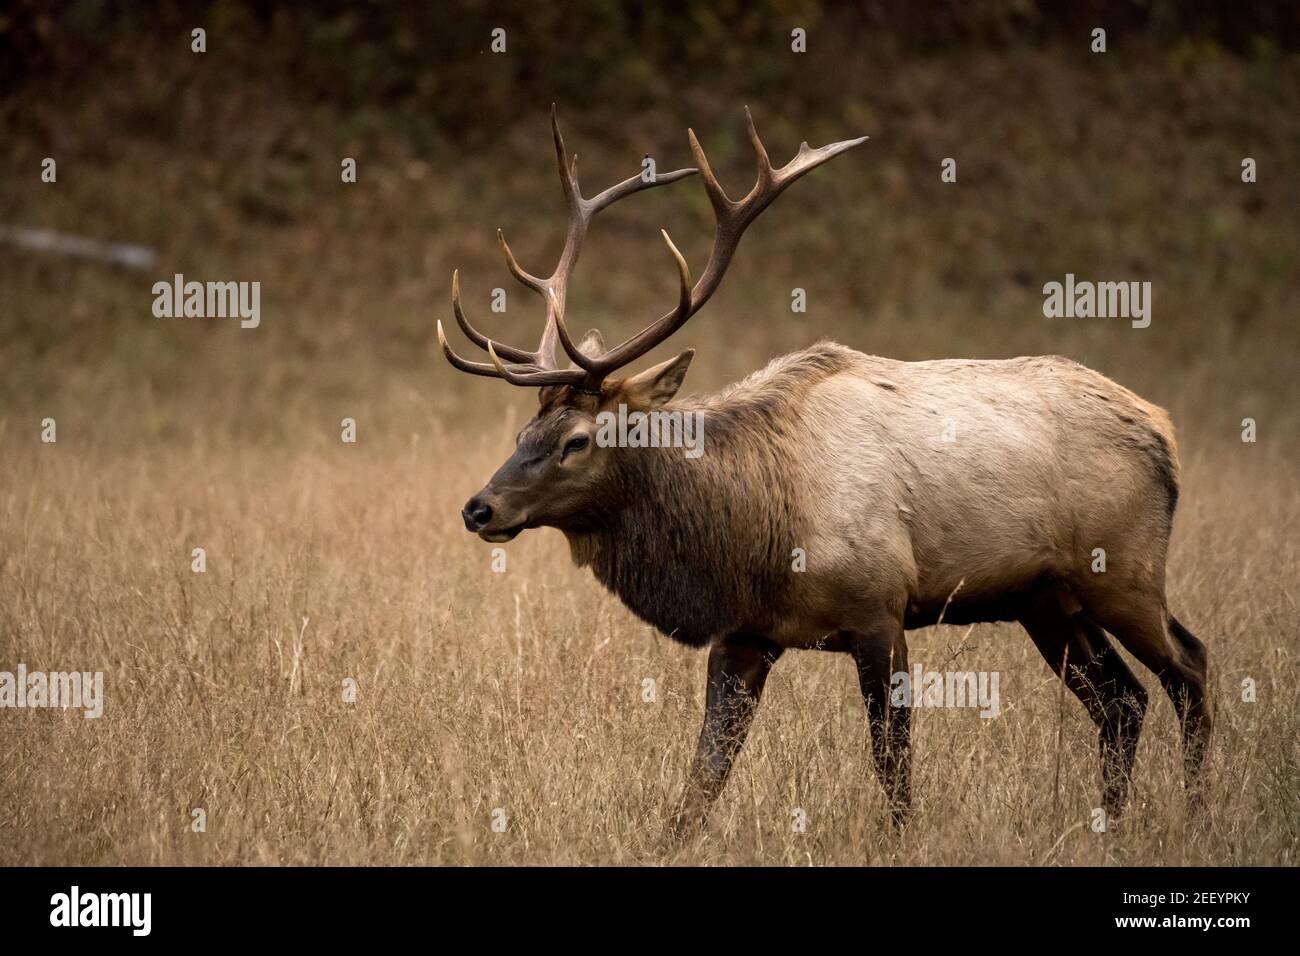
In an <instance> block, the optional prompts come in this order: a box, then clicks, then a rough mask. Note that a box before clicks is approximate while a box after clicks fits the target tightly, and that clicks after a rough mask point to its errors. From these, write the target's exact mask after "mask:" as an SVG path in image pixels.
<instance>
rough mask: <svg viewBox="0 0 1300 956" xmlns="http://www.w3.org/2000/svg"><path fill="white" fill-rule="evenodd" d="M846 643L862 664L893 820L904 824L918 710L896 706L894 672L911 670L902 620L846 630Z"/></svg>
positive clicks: (873, 742)
mask: <svg viewBox="0 0 1300 956" xmlns="http://www.w3.org/2000/svg"><path fill="white" fill-rule="evenodd" d="M842 637H843V638H844V640H845V643H846V644H847V645H848V648H849V650H850V652H851V653H852V654H853V660H854V661H855V662H856V663H857V665H858V684H859V686H860V687H861V688H862V699H863V700H864V701H865V702H866V705H867V722H868V723H869V724H870V725H871V752H872V756H873V757H874V758H875V762H876V774H877V776H879V778H880V784H881V786H882V787H884V789H885V796H886V798H887V799H888V801H889V811H890V816H891V817H892V819H893V822H894V824H895V825H897V826H902V825H903V824H904V823H905V822H907V818H908V816H909V815H910V813H911V809H912V782H911V764H912V712H911V710H910V709H908V708H907V707H895V706H894V705H893V701H892V700H891V697H890V691H891V690H892V678H893V675H894V674H896V673H898V672H900V671H901V672H903V673H906V672H907V640H906V638H905V637H904V633H903V624H902V622H901V621H890V622H887V623H885V624H882V625H881V626H880V627H876V628H872V629H871V630H868V631H845V632H843V633H842Z"/></svg>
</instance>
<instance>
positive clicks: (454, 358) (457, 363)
mask: <svg viewBox="0 0 1300 956" xmlns="http://www.w3.org/2000/svg"><path fill="white" fill-rule="evenodd" d="M485 341H488V342H490V341H491V340H490V339H488V340H485ZM438 344H439V345H440V346H442V354H443V355H445V356H446V357H447V361H448V362H450V363H451V365H452V367H454V368H458V369H460V370H461V371H462V372H468V373H469V374H470V375H484V376H487V377H488V378H501V377H502V375H501V373H500V371H499V370H498V369H497V367H496V366H495V365H490V364H488V363H487V362H471V361H470V360H469V359H465V358H461V357H460V356H459V355H457V354H456V353H455V352H454V351H452V348H451V345H450V344H449V343H448V342H447V334H446V333H445V332H443V330H442V319H439V320H438Z"/></svg>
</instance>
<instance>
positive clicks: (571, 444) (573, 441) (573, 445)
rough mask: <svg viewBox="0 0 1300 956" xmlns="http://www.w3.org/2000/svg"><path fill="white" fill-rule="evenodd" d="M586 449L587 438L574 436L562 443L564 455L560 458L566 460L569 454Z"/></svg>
mask: <svg viewBox="0 0 1300 956" xmlns="http://www.w3.org/2000/svg"><path fill="white" fill-rule="evenodd" d="M586 447H587V436H586V435H574V436H573V437H572V438H570V439H569V440H568V441H567V442H565V443H564V453H563V454H562V455H561V456H560V457H561V458H567V457H568V456H569V453H570V452H575V451H582V450H583V449H584V448H586Z"/></svg>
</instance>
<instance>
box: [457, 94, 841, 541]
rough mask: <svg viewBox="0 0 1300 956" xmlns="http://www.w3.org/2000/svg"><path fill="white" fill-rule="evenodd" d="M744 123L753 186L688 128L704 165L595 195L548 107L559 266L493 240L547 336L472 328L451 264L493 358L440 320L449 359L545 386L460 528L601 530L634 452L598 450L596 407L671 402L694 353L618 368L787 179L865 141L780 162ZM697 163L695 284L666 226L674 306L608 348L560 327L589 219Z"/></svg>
mask: <svg viewBox="0 0 1300 956" xmlns="http://www.w3.org/2000/svg"><path fill="white" fill-rule="evenodd" d="M745 123H746V127H747V130H748V133H749V141H750V143H751V144H752V145H753V148H754V153H755V158H756V160H757V165H758V178H757V182H756V183H755V184H754V187H753V188H752V189H751V190H750V191H749V193H748V195H746V196H745V198H743V199H741V200H739V201H736V200H733V199H731V198H730V197H728V196H727V194H726V192H725V191H724V190H723V188H722V186H721V184H719V182H718V180H717V178H716V177H715V176H714V175H713V172H712V170H710V169H709V163H708V160H707V159H706V158H705V156H704V151H703V150H702V149H701V148H700V144H699V142H698V141H697V140H696V138H695V133H694V132H693V131H690V130H688V131H687V136H688V138H689V140H690V144H691V152H692V153H693V154H694V157H695V162H696V165H697V166H698V169H679V170H676V171H674V172H671V173H663V174H659V175H657V176H655V177H654V178H652V179H650V180H646V179H644V178H643V177H642V176H641V175H639V174H638V175H636V176H632V177H630V178H628V179H625V180H624V181H623V182H621V183H618V184H617V185H614V186H611V187H609V188H608V189H606V190H605V191H604V192H602V193H599V194H598V195H596V196H593V197H592V198H590V199H589V198H586V197H584V196H583V195H582V193H581V191H580V190H579V188H578V178H577V157H576V156H574V157H573V159H572V161H569V159H568V156H567V153H566V151H565V148H564V140H563V138H562V137H561V136H560V127H559V123H558V122H557V120H556V116H555V107H554V105H552V107H551V130H552V134H553V137H554V140H555V155H556V159H557V161H558V163H559V170H560V185H561V186H562V187H563V190H564V198H565V201H566V203H567V205H568V208H569V231H568V235H567V237H566V239H565V242H564V249H563V251H562V252H561V254H560V261H559V264H558V265H557V266H556V267H555V271H554V272H552V273H551V275H550V277H548V278H546V279H542V278H538V277H537V276H535V275H533V274H531V273H529V272H525V271H524V270H523V269H522V268H520V266H519V263H518V262H516V261H515V257H514V255H513V254H512V253H511V251H510V247H509V246H508V245H507V244H506V240H505V237H504V236H503V235H502V234H501V232H500V230H498V231H497V240H498V242H499V243H500V245H501V250H502V252H503V253H504V254H505V259H506V266H507V267H508V268H509V270H510V273H511V274H512V275H513V276H514V277H515V278H516V279H518V280H519V281H520V282H521V283H523V284H524V285H525V286H527V287H528V288H529V289H532V290H533V291H534V292H536V293H538V294H539V295H541V296H542V298H543V299H544V300H545V303H546V325H545V326H544V327H543V330H542V337H541V342H540V343H539V344H538V346H537V349H536V350H535V351H532V352H529V351H526V350H524V349H519V348H514V347H512V346H508V345H505V344H503V343H500V342H496V341H494V340H492V339H490V338H488V337H487V336H485V335H483V334H482V333H481V332H479V331H478V330H477V329H475V328H474V327H473V326H472V325H471V324H470V322H469V320H468V319H467V318H466V317H465V312H464V310H463V309H462V308H461V304H460V278H459V274H458V273H453V275H452V280H451V290H452V291H451V302H452V311H453V313H454V314H455V316H456V322H457V324H459V325H460V327H461V330H462V331H463V332H464V333H465V335H466V336H467V337H468V338H469V340H470V341H471V342H473V343H474V344H475V345H477V346H478V347H479V348H481V349H483V350H485V351H486V352H487V354H488V358H489V359H490V361H489V362H473V361H469V360H467V359H464V358H461V357H460V356H459V355H457V354H456V353H455V352H454V351H452V349H451V346H450V345H448V343H447V337H446V334H445V333H444V332H443V329H442V322H441V321H439V322H438V342H439V344H440V345H441V346H442V351H443V354H444V355H446V356H447V361H448V362H450V363H451V364H452V365H453V366H455V367H456V368H458V369H460V370H461V371H463V372H468V373H469V374H471V375H487V376H492V377H495V378H501V379H504V380H505V381H507V382H509V383H510V384H512V385H523V386H537V387H538V388H540V389H541V391H540V408H539V409H538V412H537V414H536V415H535V416H534V417H533V418H532V420H531V421H529V422H528V423H527V424H526V425H525V426H524V427H523V429H522V430H521V431H520V432H519V435H518V437H517V439H516V448H515V452H514V454H513V455H511V456H510V458H509V459H508V460H507V461H506V462H505V464H503V465H502V466H501V467H500V468H499V469H498V470H497V472H496V474H495V475H493V476H492V479H491V480H490V481H489V482H488V483H487V485H486V486H484V488H483V489H482V490H481V491H479V492H478V493H477V494H475V495H474V496H473V497H472V498H470V499H469V501H468V502H467V503H466V505H465V507H464V509H462V512H461V514H462V517H463V518H464V520H465V527H466V528H468V529H469V530H470V531H472V532H474V533H476V534H478V535H479V536H480V537H482V538H483V539H484V540H486V541H493V542H498V541H509V540H511V539H512V538H514V537H515V535H517V534H518V533H519V532H520V531H522V530H524V529H525V528H533V527H543V526H548V527H557V528H560V529H562V530H566V531H583V530H590V529H593V528H595V527H598V526H599V525H600V523H601V519H602V516H603V515H605V514H607V513H608V512H609V510H610V509H613V508H617V507H618V501H617V488H616V487H614V485H616V482H613V481H611V480H610V476H611V473H612V471H613V469H614V466H615V464H616V461H617V459H616V456H618V455H625V454H629V453H635V450H628V449H621V448H614V447H599V446H598V445H597V442H596V431H597V419H596V416H597V415H598V414H599V413H600V412H601V411H605V410H610V409H616V408H618V406H619V405H620V404H625V405H626V406H627V408H628V409H629V410H636V411H650V410H652V409H654V408H657V407H658V406H660V405H663V404H664V403H666V402H668V401H669V400H670V399H671V398H672V397H673V395H674V394H675V393H676V392H677V389H678V388H679V387H680V386H681V383H682V380H683V378H685V376H686V369H687V367H688V366H689V365H690V362H691V358H692V356H693V355H694V351H693V350H691V349H687V350H686V351H685V352H682V353H681V354H680V355H678V356H677V357H676V358H673V359H669V360H668V361H666V362H663V363H661V364H659V365H656V366H654V367H653V368H650V369H647V370H645V371H643V372H640V373H638V374H636V375H631V376H616V374H615V373H617V372H618V371H619V370H620V369H622V368H623V367H624V366H626V365H628V364H630V363H631V362H634V361H636V360H637V359H638V358H641V357H642V356H643V355H645V354H646V353H647V352H649V351H650V350H651V349H653V348H654V347H655V346H657V345H659V344H660V343H661V342H663V341H665V340H666V339H667V338H668V337H669V336H671V335H672V334H673V333H674V332H676V331H677V330H678V329H679V328H681V327H682V325H683V324H685V322H686V321H687V319H689V318H690V317H691V316H692V315H694V314H695V313H696V312H698V311H699V310H700V308H701V307H702V306H703V305H704V303H705V302H707V301H708V300H709V297H710V296H712V295H713V293H714V292H715V291H716V290H717V288H718V285H719V284H720V283H721V281H722V276H723V274H724V273H725V272H726V269H727V266H728V264H729V263H730V262H731V257H732V254H733V253H734V252H735V251H736V246H737V245H738V244H739V243H740V237H741V236H742V235H743V234H744V231H745V229H746V227H748V226H749V224H750V223H751V222H753V221H754V219H755V218H757V217H758V215H759V213H761V212H762V211H763V210H764V209H766V208H767V207H768V206H769V205H770V204H771V202H772V201H773V200H774V199H776V197H777V196H779V195H780V194H781V193H782V192H784V190H785V188H786V187H787V186H789V185H790V184H791V183H792V182H794V181H795V180H796V179H798V178H799V177H800V176H802V175H803V174H804V173H807V172H808V171H810V170H812V169H814V168H816V167H817V166H820V165H821V164H822V163H824V162H826V161H827V160H829V159H831V158H832V157H834V156H838V155H839V154H840V153H842V152H844V151H845V150H848V149H851V148H853V147H854V146H857V145H859V144H860V143H863V142H865V141H866V139H867V137H865V136H863V137H860V138H859V139H851V140H845V141H843V142H839V143H832V144H830V145H829V146H822V147H821V148H819V149H812V148H810V147H809V146H808V144H807V143H803V144H801V145H800V147H799V152H798V153H797V154H796V155H795V157H794V159H792V160H791V161H790V162H789V163H787V164H786V165H785V166H782V167H781V168H780V169H775V168H773V166H772V164H771V162H770V161H769V160H768V158H767V150H766V149H764V148H763V143H762V141H760V140H759V138H758V133H757V132H756V131H755V129H754V121H753V118H752V117H751V116H750V114H749V110H748V108H746V110H745ZM696 172H698V173H699V174H700V177H701V179H702V180H703V182H704V188H705V191H706V192H707V193H708V196H709V201H710V203H711V204H712V206H713V213H714V218H715V221H716V225H715V228H714V234H713V248H712V250H711V251H710V253H709V259H708V262H707V263H706V265H705V267H704V272H703V273H702V274H701V276H700V279H699V281H698V282H696V283H694V285H692V283H691V275H690V270H689V268H688V267H687V265H686V260H685V259H684V258H683V257H682V254H681V253H680V252H679V251H678V250H677V247H676V246H675V245H673V241H672V239H670V238H669V237H668V233H667V232H662V231H661V234H662V235H663V239H664V242H665V244H666V245H667V246H668V251H669V252H670V253H671V254H672V257H673V260H674V261H675V262H676V264H677V274H678V277H679V279H680V293H679V296H678V301H677V305H676V306H675V307H674V308H673V309H672V310H671V311H669V312H668V313H666V314H665V315H663V316H661V317H660V318H659V319H658V320H657V321H655V322H653V323H651V324H650V325H648V326H646V327H645V328H644V329H642V330H641V331H640V332H638V333H637V334H636V335H634V336H632V337H631V338H630V339H628V340H627V341H625V342H623V343H622V344H620V345H617V346H615V347H613V348H610V349H606V348H605V347H604V343H603V341H602V340H601V337H600V334H599V333H598V332H595V331H592V332H589V333H588V334H587V336H586V337H585V338H584V339H583V340H582V342H581V343H577V342H575V341H574V340H573V339H572V338H571V337H570V335H569V330H568V327H567V325H566V324H565V318H564V304H565V293H566V291H567V287H568V282H569V277H570V275H572V273H573V268H574V266H575V265H576V264H577V261H578V254H579V252H581V250H582V243H583V240H584V239H585V238H586V235H587V228H588V226H589V225H590V224H591V220H592V218H593V217H594V216H595V215H596V213H598V212H600V211H601V210H602V209H604V208H606V207H607V206H610V205H612V204H613V203H615V202H617V201H618V200H620V199H623V198H624V197H626V196H630V195H631V194H633V193H635V192H639V191H641V190H642V189H648V188H651V187H654V186H663V185H667V184H668V183H673V182H676V181H677V180H679V179H684V178H686V177H687V176H692V175H694V174H695V173H696ZM557 341H558V342H559V344H560V345H561V347H563V349H564V352H565V354H566V355H567V356H568V358H569V359H570V364H569V365H568V366H567V367H565V368H561V367H560V366H559V364H558V363H557V362H556V357H555V345H556V342H557Z"/></svg>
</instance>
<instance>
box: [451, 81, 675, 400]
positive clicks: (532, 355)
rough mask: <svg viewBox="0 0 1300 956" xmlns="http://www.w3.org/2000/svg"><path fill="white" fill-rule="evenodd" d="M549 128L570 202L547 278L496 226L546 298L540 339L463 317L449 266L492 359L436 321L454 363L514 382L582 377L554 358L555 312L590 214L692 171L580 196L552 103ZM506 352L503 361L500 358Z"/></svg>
mask: <svg viewBox="0 0 1300 956" xmlns="http://www.w3.org/2000/svg"><path fill="white" fill-rule="evenodd" d="M551 132H552V134H553V136H554V139H555V157H556V160H557V161H558V163H559V168H560V185H561V186H562V187H563V189H564V198H565V201H566V203H567V204H568V207H569V231H568V234H567V235H566V237H565V240H564V250H563V251H562V252H561V253H560V261H559V263H558V264H557V265H556V267H555V271H554V272H552V273H551V275H550V276H549V277H548V278H546V279H540V278H538V277H537V276H535V275H533V274H531V273H529V272H525V271H524V270H523V269H522V268H520V266H519V263H518V262H517V261H516V260H515V257H514V254H513V253H512V252H511V251H510V246H509V245H507V244H506V237H505V236H504V235H503V234H502V233H501V230H500V229H498V230H497V242H498V243H500V245H501V251H502V252H503V253H504V254H505V257H506V267H507V268H509V270H510V274H511V275H513V276H514V277H515V278H516V279H518V280H519V281H520V282H521V283H523V284H524V285H525V286H527V287H528V288H530V289H532V290H533V291H534V292H536V293H538V294H539V295H541V296H542V298H543V299H545V301H546V325H545V327H544V328H543V330H542V339H541V342H540V343H539V344H538V346H537V350H536V351H535V352H526V351H524V350H523V349H517V348H514V347H512V346H509V345H504V344H502V343H500V342H495V341H493V340H491V339H489V338H488V337H487V336H485V335H483V334H482V333H481V332H479V331H478V330H477V329H475V328H474V327H473V326H472V325H471V324H470V322H469V319H467V318H466V317H465V312H464V310H463V309H462V308H461V306H460V274H459V271H457V272H453V273H452V277H451V305H452V311H453V312H454V313H455V316H456V322H457V324H458V325H460V327H461V330H462V331H463V332H464V333H465V335H466V336H467V337H468V338H469V340H470V341H471V342H473V343H474V344H475V345H477V346H478V347H479V348H482V349H485V350H486V351H487V353H488V357H489V358H491V359H492V361H491V363H487V362H471V361H469V360H467V359H463V358H461V357H460V356H459V355H457V354H456V353H455V352H453V351H452V349H451V346H450V345H448V344H447V336H446V335H445V334H444V333H443V331H442V322H441V321H439V322H438V344H439V345H441V346H442V351H443V354H444V355H446V356H447V361H449V362H450V363H451V364H452V365H454V366H455V367H456V368H458V369H460V370H461V371H463V372H469V373H471V374H473V375H491V376H495V377H498V378H504V379H505V380H506V381H507V382H510V383H511V384H514V385H563V384H575V383H577V382H581V381H582V380H583V379H585V378H586V372H584V371H582V370H581V369H561V368H559V367H558V366H557V364H556V361H555V342H556V335H557V328H558V325H559V317H560V315H561V314H562V313H563V311H564V302H565V296H566V293H567V292H568V285H569V277H570V276H571V275H572V274H573V268H574V266H575V265H577V263H578V254H579V253H580V252H581V251H582V243H583V240H584V239H586V237H587V227H588V226H590V225H591V220H592V218H593V217H594V216H595V215H596V213H598V212H600V211H601V210H602V209H604V208H606V207H607V206H611V205H613V204H614V203H616V202H618V201H619V200H620V199H623V198H624V197H626V196H630V195H632V194H633V193H636V192H640V191H641V190H642V189H650V188H652V187H654V186H665V185H667V184H668V183H675V182H677V180H679V179H685V178H686V177H687V176H693V175H695V173H696V170H695V169H678V170H674V171H673V172H671V173H660V174H657V175H656V176H655V177H654V178H653V179H650V180H647V179H645V178H643V176H642V175H641V174H637V175H635V176H631V177H629V178H628V179H625V180H623V181H622V182H621V183H618V184H617V185H614V186H610V187H609V188H608V189H606V190H605V191H604V192H602V193H600V194H599V195H596V196H593V197H591V198H590V199H588V198H586V197H584V196H583V195H582V192H581V191H580V190H579V188H578V157H577V156H576V155H575V156H574V157H573V159H572V161H570V160H568V158H567V153H566V151H565V148H564V138H563V137H562V136H561V135H560V124H559V121H558V119H557V118H556V114H555V104H551ZM501 358H504V359H505V360H506V361H507V362H510V363H512V364H511V365H506V364H504V363H503V362H502V361H501Z"/></svg>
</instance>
